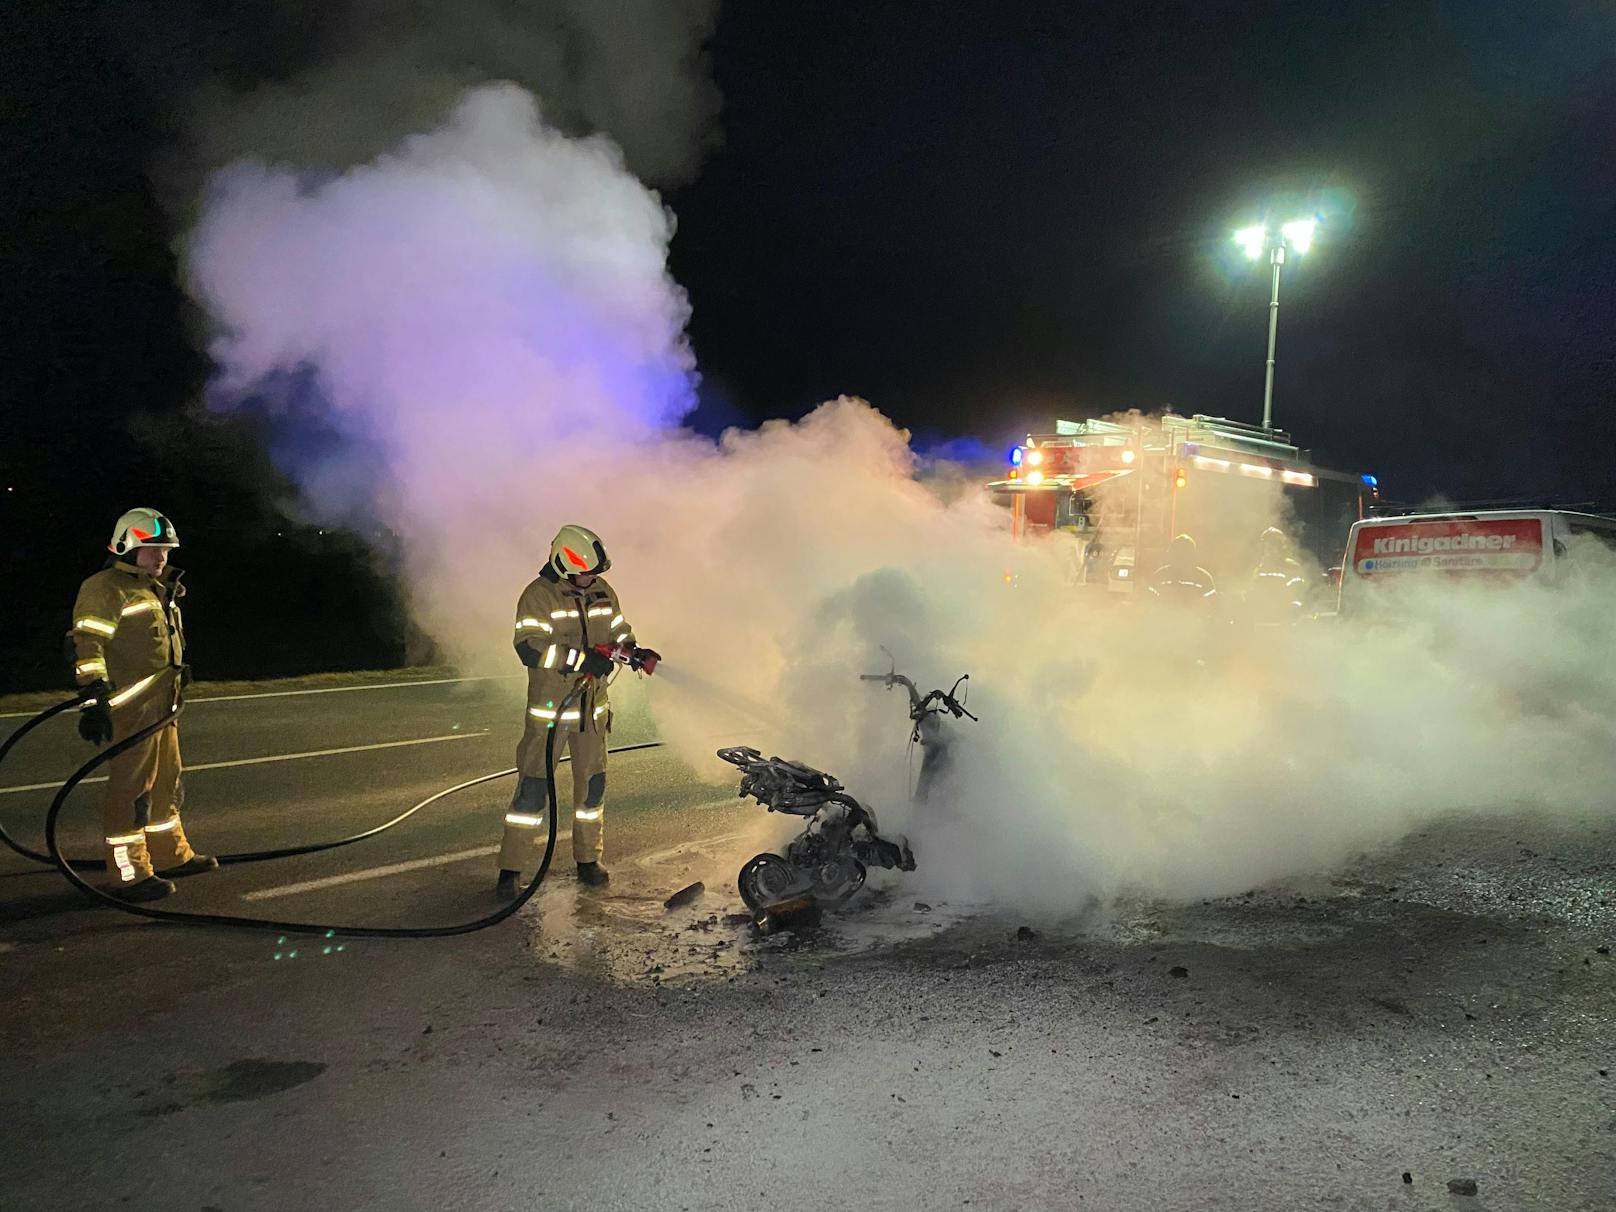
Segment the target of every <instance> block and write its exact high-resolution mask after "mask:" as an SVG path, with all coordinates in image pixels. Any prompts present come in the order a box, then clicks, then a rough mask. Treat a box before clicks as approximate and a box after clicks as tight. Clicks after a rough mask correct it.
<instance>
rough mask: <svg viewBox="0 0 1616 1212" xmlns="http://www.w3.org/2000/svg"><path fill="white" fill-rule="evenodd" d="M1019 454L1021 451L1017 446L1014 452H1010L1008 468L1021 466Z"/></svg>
mask: <svg viewBox="0 0 1616 1212" xmlns="http://www.w3.org/2000/svg"><path fill="white" fill-rule="evenodd" d="M1021 454H1022V451H1021V447H1019V446H1017V447H1016V448H1015V449H1014V450H1012V451H1011V452H1010V466H1012V467H1020V466H1021Z"/></svg>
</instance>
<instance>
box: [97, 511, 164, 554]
mask: <svg viewBox="0 0 1616 1212" xmlns="http://www.w3.org/2000/svg"><path fill="white" fill-rule="evenodd" d="M179 545H180V536H179V534H178V532H176V531H175V529H174V523H172V522H170V521H169V520H168V518H167V517H166V516H165V515H163V514H161V513H158V512H157V510H155V509H131V510H130V511H129V512H128V513H126V514H124V515H123V517H121V518H119V519H118V524H117V525H116V526H115V527H113V529H112V542H110V543H108V544H107V549H108V550H109V551H111V552H112V554H113V555H123V554H124V553H125V552H126V551H133V550H134V549H135V548H136V547H178V546H179Z"/></svg>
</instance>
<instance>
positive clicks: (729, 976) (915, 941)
mask: <svg viewBox="0 0 1616 1212" xmlns="http://www.w3.org/2000/svg"><path fill="white" fill-rule="evenodd" d="M518 687H519V683H516V682H464V683H455V684H445V685H437V686H429V685H414V686H407V687H399V688H393V689H375V688H367V689H362V690H354V691H343V692H340V693H328V694H300V695H293V696H285V697H280V698H251V699H243V700H238V701H230V702H222V701H221V702H216V703H203V702H198V703H196V704H194V705H193V706H192V707H191V708H190V709H189V710H188V713H187V717H186V721H185V726H186V732H185V748H186V753H187V757H188V759H189V761H190V762H191V763H192V766H193V770H194V774H193V777H192V780H191V787H190V794H191V805H190V808H189V810H188V813H187V818H188V828H189V830H190V831H191V833H192V835H193V837H194V838H195V840H196V841H197V842H198V843H199V844H201V845H204V846H206V847H208V848H212V849H219V850H239V849H252V848H257V847H261V846H269V845H275V844H284V843H285V842H287V841H292V840H305V839H309V838H313V837H320V836H335V835H340V834H343V833H347V832H351V831H353V830H355V829H358V828H363V827H365V826H367V825H369V824H372V823H375V822H376V821H378V820H381V819H385V818H386V817H387V816H389V815H392V814H393V813H395V812H397V811H398V810H399V809H400V808H401V807H404V806H407V805H408V803H410V802H414V801H415V800H418V799H420V798H422V797H424V796H426V795H429V794H431V793H432V792H433V791H435V790H437V789H439V788H441V787H444V786H447V785H450V784H453V783H456V782H459V781H461V780H464V779H467V778H471V777H474V776H476V775H478V774H481V773H484V772H488V771H492V770H497V769H501V768H504V767H506V766H508V765H509V764H510V762H511V750H512V748H513V746H514V741H515V732H516V728H517V725H518V721H519V710H520V709H519V705H518V703H517V700H516V695H517V693H518ZM623 706H624V708H625V710H624V711H623V712H622V713H621V726H620V729H619V734H618V736H617V737H615V738H614V740H617V741H620V742H632V741H636V740H641V739H645V738H646V737H647V736H648V735H649V729H648V725H647V723H646V721H645V718H644V716H643V713H642V712H641V711H639V710H637V708H636V705H635V704H634V703H633V702H632V701H631V700H629V701H625V702H624V704H623ZM0 723H4V721H0ZM718 739H719V740H725V739H734V740H744V739H745V738H718ZM381 746H386V747H385V748H383V747H381ZM333 750H343V751H344V752H330V751H333ZM85 752H86V750H85V747H84V746H82V745H81V744H80V743H79V742H78V741H77V740H76V739H75V738H73V737H72V736H71V733H70V730H69V729H66V728H64V729H63V730H62V731H61V732H60V733H56V734H52V735H48V736H46V737H43V738H41V741H40V744H39V745H37V746H34V747H33V748H31V749H30V750H29V751H28V752H26V753H22V754H19V755H18V760H17V761H15V762H8V763H7V766H6V769H5V770H3V771H0V816H3V819H4V820H5V821H6V822H7V824H8V827H9V826H14V827H16V828H17V829H18V830H19V831H22V832H25V833H27V832H28V828H27V827H28V823H29V821H30V820H31V819H32V818H33V817H34V816H35V815H37V813H38V811H39V809H40V808H41V807H42V806H43V804H44V802H46V801H47V800H48V798H49V793H48V791H14V790H11V789H12V788H15V787H18V786H22V787H27V786H30V785H31V784H35V783H48V782H49V781H50V780H51V779H52V778H53V777H54V778H59V777H60V776H61V774H62V773H65V771H66V770H68V769H70V768H71V766H72V765H73V764H75V763H76V762H78V761H82V760H83V757H84V756H85ZM314 755H319V756H314ZM508 794H509V784H508V783H494V784H489V785H486V786H484V787H482V788H478V789H474V790H472V791H469V792H467V793H465V794H464V795H462V796H457V797H455V798H453V799H451V800H448V801H445V802H443V803H442V804H439V805H434V806H433V808H431V809H428V810H427V811H426V812H424V813H422V814H421V816H420V817H419V818H417V819H416V820H412V821H411V822H410V823H408V824H407V825H405V826H402V827H400V829H398V830H395V831H394V832H393V833H392V834H389V835H386V837H385V838H383V839H376V840H373V841H370V842H366V843H361V844H360V845H358V846H355V847H351V848H348V849H346V850H344V851H338V852H334V853H331V854H326V855H320V856H312V857H308V858H302V859H292V860H285V861H284V862H277V863H268V864H258V865H254V866H251V867H239V868H234V869H230V870H226V871H222V872H219V873H217V874H215V875H211V876H208V877H203V878H198V879H193V880H190V881H187V882H186V883H185V884H183V885H182V894H181V895H180V896H179V897H176V898H173V900H171V901H170V902H168V903H169V904H175V903H176V902H177V903H180V904H182V905H183V906H184V907H187V908H207V909H213V910H217V911H221V912H230V911H239V912H247V913H251V914H253V915H255V916H263V915H266V914H268V913H270V912H271V911H272V912H273V914H275V915H284V916H286V917H289V918H295V919H298V920H305V921H338V920H341V921H350V922H355V923H393V924H417V923H418V924H430V923H441V922H446V921H453V920H459V919H464V918H468V917H472V916H476V915H477V914H479V913H482V912H486V911H487V910H488V909H490V908H492V907H493V905H494V904H495V902H494V900H493V899H492V897H491V895H490V890H489V882H490V880H491V877H492V874H493V862H494V860H493V857H492V855H491V853H488V852H487V851H488V848H490V847H492V846H493V845H494V844H495V842H497V840H498V834H499V818H500V815H501V812H502V809H503V802H504V799H505V798H506V797H507V796H508ZM728 796H729V791H728V789H727V788H726V787H722V786H719V787H715V786H713V785H709V784H705V783H703V782H701V781H699V780H697V779H696V778H694V777H693V775H692V773H691V772H690V771H689V770H687V769H685V768H684V767H682V766H681V765H680V764H679V763H678V762H677V761H675V760H674V759H673V758H671V757H670V756H669V755H667V754H666V752H665V751H651V752H649V753H642V754H637V755H624V756H623V757H621V758H620V759H615V760H614V763H613V766H612V783H611V799H610V808H609V816H608V821H609V824H608V834H607V838H608V841H607V846H608V859H609V863H610V865H611V866H612V868H613V870H614V873H615V874H614V880H613V883H612V885H611V887H610V889H609V890H607V891H606V892H604V893H601V892H595V891H590V890H584V889H580V888H579V887H578V886H577V885H576V884H575V883H574V882H572V881H570V880H567V879H556V880H554V881H553V882H552V883H550V884H547V885H546V887H545V888H544V889H543V890H542V891H541V893H540V895H539V896H538V897H537V898H535V901H534V902H533V903H532V904H530V905H529V906H528V907H527V908H526V909H525V910H524V911H523V913H522V914H521V915H520V916H519V917H518V918H517V919H516V920H514V921H511V922H507V923H505V924H504V925H502V926H498V927H495V928H493V929H491V930H488V931H485V932H482V933H479V934H476V935H472V936H469V937H464V938H458V939H447V940H435V941H364V940H361V941H352V942H346V943H344V942H342V941H340V940H325V939H322V938H320V937H318V936H314V937H309V936H299V935H290V936H284V938H283V937H282V936H276V935H266V934H253V933H243V932H237V931H228V930H218V929H192V928H182V927H176V926H167V925H161V924H151V923H145V922H141V921H137V920H135V919H132V918H124V917H121V916H119V915H117V914H115V913H113V912H111V911H107V910H102V909H99V908H95V907H90V906H86V905H84V904H83V903H82V902H81V901H80V900H79V899H78V898H77V896H76V894H74V893H73V892H72V891H71V890H70V889H68V888H66V887H65V886H64V885H62V883H61V881H60V878H59V877H58V876H56V875H55V874H53V873H51V872H49V871H35V870H32V869H29V868H28V867H27V865H26V864H24V863H22V862H20V861H12V860H9V859H7V860H5V861H4V862H3V863H0V921H3V922H4V925H3V928H0V974H3V980H4V985H3V987H4V992H5V996H4V1002H3V1009H0V1057H3V1059H0V1083H3V1084H0V1116H3V1117H4V1123H5V1124H6V1125H7V1128H6V1140H7V1143H8V1148H7V1150H6V1158H7V1162H6V1169H5V1171H4V1173H3V1175H0V1192H3V1199H0V1202H3V1204H4V1206H6V1207H8V1208H10V1207H16V1208H56V1207H63V1206H86V1207H93V1208H132V1209H145V1208H151V1209H169V1208H183V1209H221V1210H228V1212H236V1210H241V1209H260V1208H263V1209H269V1208H309V1207H319V1208H330V1209H345V1208H376V1209H416V1208H421V1209H427V1208H431V1209H440V1208H444V1207H458V1208H468V1209H506V1208H509V1209H518V1208H521V1209H528V1208H541V1207H542V1208H623V1209H631V1208H632V1209H661V1208H737V1207H748V1208H751V1207H757V1208H766V1207H773V1208H782V1209H797V1208H804V1209H807V1208H812V1209H819V1208H823V1207H827V1206H849V1205H851V1206H859V1207H866V1208H891V1209H909V1208H932V1207H973V1208H1016V1209H1025V1208H1097V1209H1117V1210H1131V1209H1151V1210H1153V1212H1158V1210H1170V1209H1200V1208H1229V1209H1242V1210H1249V1209H1269V1208H1273V1209H1295V1208H1338V1209H1339V1208H1344V1209H1359V1208H1363V1209H1458V1210H1461V1212H1475V1210H1478V1209H1492V1210H1505V1209H1508V1210H1511V1212H1514V1210H1519V1209H1540V1208H1541V1209H1554V1210H1556V1212H1562V1210H1567V1209H1610V1208H1616V1084H1613V1081H1612V1079H1611V1077H1610V1076H1609V1074H1610V1072H1611V1070H1612V1068H1613V1067H1616V1055H1613V1053H1616V968H1613V967H1612V964H1613V962H1616V961H1613V959H1612V957H1611V955H1610V954H1609V948H1610V946H1611V944H1612V942H1613V941H1616V940H1613V939H1612V935H1613V934H1616V908H1613V894H1612V893H1611V889H1610V885H1611V881H1612V872H1613V870H1616V827H1613V826H1612V825H1611V824H1610V823H1609V818H1608V816H1606V817H1603V818H1597V817H1593V816H1590V818H1589V819H1588V820H1586V821H1582V822H1571V823H1550V822H1545V821H1540V820H1532V819H1505V820H1500V819H1497V818H1491V819H1488V820H1486V821H1481V820H1469V819H1463V818H1458V819H1455V820H1453V821H1451V822H1447V823H1444V824H1443V825H1442V826H1440V827H1435V828H1432V829H1430V830H1427V831H1426V832H1425V833H1423V834H1421V835H1418V836H1415V837H1411V838H1408V839H1404V840H1403V841H1402V842H1400V843H1399V844H1397V845H1396V846H1393V847H1391V848H1389V849H1388V850H1386V851H1385V852H1383V853H1378V854H1374V855H1368V856H1364V857H1363V858H1362V859H1361V860H1360V861H1358V862H1357V863H1356V864H1354V865H1353V866H1352V867H1351V868H1350V869H1347V870H1343V871H1336V872H1328V873H1318V874H1315V875H1312V876H1309V877H1307V878H1306V879H1305V880H1298V881H1296V882H1294V883H1292V884H1291V885H1288V886H1285V887H1278V888H1271V889H1263V890H1253V892H1252V893H1251V894H1250V895H1248V896H1244V897H1236V898H1230V899H1226V900H1218V901H1211V902H1198V903H1195V904H1190V905H1170V904H1162V903H1148V904H1140V903H1134V904H1126V903H1125V904H1118V905H1112V906H1107V907H1106V908H1105V909H1104V911H1103V912H1101V911H1091V912H1089V913H1088V914H1087V915H1079V914H1074V915H1073V916H1072V917H1070V918H1067V919H1063V920H1058V921H1031V922H1028V921H1025V920H1024V919H1022V918H1019V917H1017V916H1015V915H1014V914H1011V913H1009V912H1008V911H1004V910H994V909H993V908H991V907H976V908H972V909H966V908H965V907H963V906H958V905H953V906H951V905H948V904H943V903H937V904H933V905H921V904H918V903H917V902H916V901H915V900H914V898H913V895H912V894H911V895H905V894H904V885H903V882H902V879H901V877H887V879H886V880H885V881H872V885H873V886H872V888H871V889H870V890H868V891H867V892H866V893H865V894H864V895H863V896H861V898H860V899H859V900H858V901H857V902H856V903H855V905H854V906H853V907H851V908H850V910H849V911H848V912H847V913H846V914H844V915H843V916H842V917H840V918H837V919H834V920H832V921H830V922H828V923H827V924H826V926H825V927H824V929H822V930H821V931H820V932H819V933H818V934H816V935H813V936H810V937H808V938H805V939H799V938H795V937H791V936H780V937H774V938H759V937H757V936H755V935H754V934H753V933H752V932H751V930H750V928H749V927H748V926H747V925H746V924H745V923H744V921H741V920H738V919H737V918H736V917H735V916H734V915H735V914H736V911H737V910H738V909H739V908H740V906H739V903H738V900H737V898H736V897H735V895H734V893H733V891H732V890H731V885H730V881H731V880H732V879H733V874H734V871H735V869H736V867H737V866H738V864H739V861H740V859H742V858H744V857H745V856H746V855H747V854H749V853H751V852H753V851H754V850H755V849H757V848H760V846H761V845H762V844H763V843H764V842H765V841H766V839H767V836H768V829H769V824H770V823H769V821H768V820H767V819H766V818H764V815H763V814H762V813H761V812H760V811H758V810H757V809H756V808H755V807H754V808H748V807H747V806H745V805H742V804H738V803H736V802H734V801H732V800H730V799H729V798H728ZM76 811H77V812H78V813H79V814H80V815H79V816H78V818H76V819H77V820H79V822H80V824H78V825H76V826H75V829H76V833H77V836H79V837H80V838H82V839H83V841H82V845H83V847H84V848H85V849H86V850H89V849H90V848H91V846H92V843H93V839H94V836H95V824H94V796H93V794H90V793H88V792H87V793H85V795H84V802H83V804H82V805H79V806H78V807H77V809H76ZM30 836H32V835H31V834H30ZM917 840H918V839H917ZM922 847H923V840H920V841H919V845H917V850H919V851H920V854H921V859H922V861H924V852H923V849H922ZM558 853H559V856H560V858H561V859H562V860H563V861H562V863H561V864H559V868H558V869H559V871H560V872H561V873H566V871H567V870H568V865H567V864H566V863H565V861H564V860H565V859H566V857H567V851H566V843H565V842H564V841H563V842H562V843H561V845H560V846H559V847H558ZM692 878H703V879H706V880H707V881H708V886H709V891H708V893H707V895H706V896H705V897H704V898H702V899H701V900H699V901H698V902H696V903H695V904H694V905H691V906H687V907H682V908H678V909H674V910H671V911H669V910H665V909H664V908H663V905H662V899H663V897H665V896H666V895H667V893H668V892H669V891H671V890H673V889H674V888H676V887H679V886H681V885H682V884H683V883H685V882H687V881H688V880H690V879H692ZM1023 925H1025V926H1027V927H1028V928H1029V930H1028V932H1018V928H1019V927H1021V926H1023ZM277 957H278V958H277ZM1405 1173H1406V1174H1407V1181H1405V1179H1404V1175H1405ZM1465 1179H1470V1180H1474V1181H1475V1183H1476V1184H1477V1194H1476V1195H1475V1196H1468V1195H1462V1194H1453V1193H1452V1192H1450V1189H1449V1186H1448V1184H1449V1182H1450V1180H1465ZM1460 1189H1461V1190H1467V1189H1468V1188H1466V1187H1463V1186H1462V1185H1461V1187H1460Z"/></svg>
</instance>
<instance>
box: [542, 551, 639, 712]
mask: <svg viewBox="0 0 1616 1212" xmlns="http://www.w3.org/2000/svg"><path fill="white" fill-rule="evenodd" d="M633 641H634V629H633V628H632V627H630V626H629V625H628V622H627V621H626V620H625V619H624V618H623V609H622V607H621V606H620V605H618V602H617V593H616V591H614V590H613V589H612V587H611V586H610V585H608V584H607V583H606V581H605V580H604V579H602V578H599V577H597V578H596V579H595V583H594V584H593V585H591V586H590V587H589V588H588V589H579V588H577V587H575V586H574V585H573V584H572V583H571V582H570V581H563V580H562V579H561V578H560V577H559V576H558V575H557V574H556V573H555V572H554V571H553V570H551V569H550V568H549V567H548V566H546V568H545V570H544V571H543V572H542V573H540V574H539V575H538V577H536V578H535V579H534V581H533V582H532V584H530V585H529V586H528V587H527V588H526V589H524V590H523V591H522V596H521V598H519V599H518V600H517V603H516V629H515V635H514V637H513V643H514V644H516V645H517V646H520V645H522V644H526V645H527V646H528V648H529V649H530V650H531V651H532V652H533V654H534V655H535V656H536V657H537V659H538V664H537V665H536V666H535V667H533V668H531V669H529V671H528V710H529V711H531V712H533V713H534V715H535V716H536V717H537V718H539V719H541V720H545V721H554V722H559V723H562V724H564V725H565V724H571V725H573V726H574V727H577V726H579V724H580V722H582V725H583V726H584V727H592V726H593V724H594V722H595V721H596V720H598V719H600V718H601V717H603V716H604V715H605V714H606V683H605V681H604V679H594V680H593V681H592V682H591V684H590V685H588V686H587V687H586V688H585V690H584V693H583V695H582V696H581V698H580V699H579V700H576V701H574V702H573V703H570V704H568V706H567V710H566V714H565V715H564V716H563V715H558V714H557V713H558V711H559V709H560V705H561V703H562V702H563V701H564V700H565V699H566V697H567V695H568V693H570V692H571V690H572V689H573V687H574V686H575V685H577V684H578V681H579V676H580V675H579V673H578V670H579V668H580V666H582V664H583V659H584V654H585V653H587V652H588V651H589V650H590V649H591V648H594V647H595V646H596V645H599V644H605V645H607V646H609V647H613V648H615V647H616V646H617V645H619V644H623V643H633ZM546 713H548V714H546Z"/></svg>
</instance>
